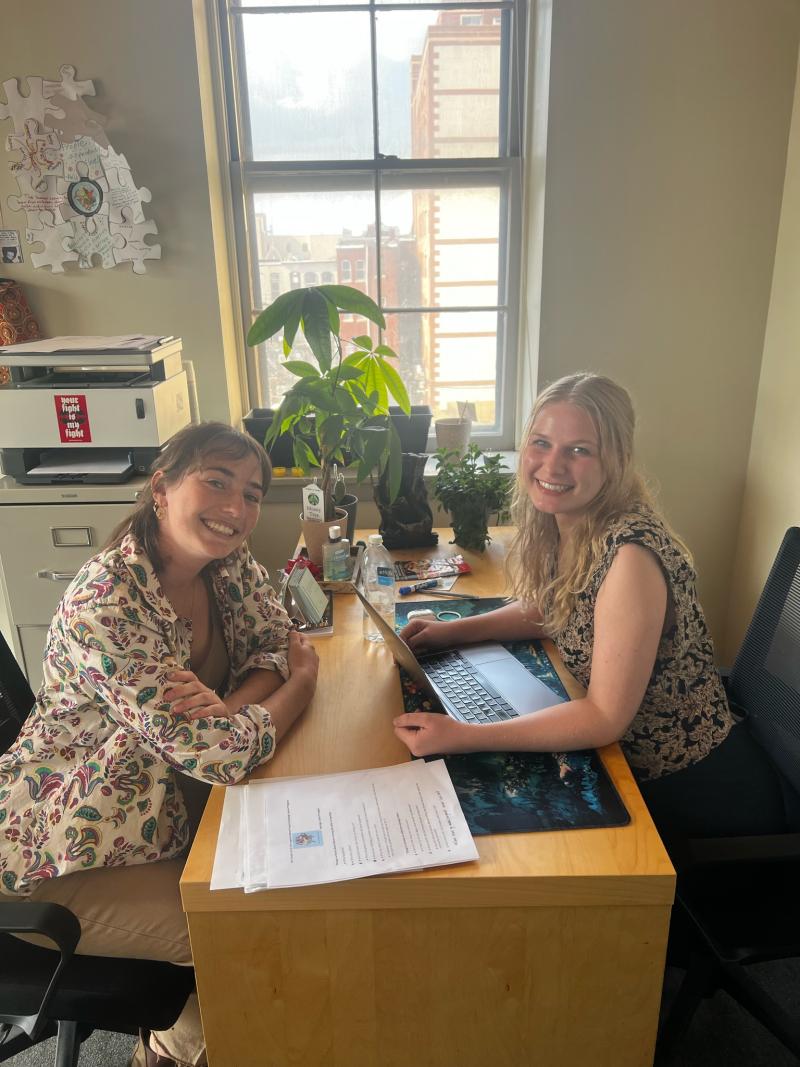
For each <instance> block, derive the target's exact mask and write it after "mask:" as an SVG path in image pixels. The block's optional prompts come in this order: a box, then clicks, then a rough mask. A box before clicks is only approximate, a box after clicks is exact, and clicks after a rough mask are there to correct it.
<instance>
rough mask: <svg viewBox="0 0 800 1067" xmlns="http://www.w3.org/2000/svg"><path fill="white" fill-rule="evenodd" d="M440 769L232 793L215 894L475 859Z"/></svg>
mask: <svg viewBox="0 0 800 1067" xmlns="http://www.w3.org/2000/svg"><path fill="white" fill-rule="evenodd" d="M477 858H478V852H477V849H476V848H475V842H474V841H473V840H472V836H471V834H470V832H469V828H468V827H467V824H466V821H465V819H464V816H463V814H462V812H461V807H460V806H459V803H458V798H457V796H456V793H455V790H454V789H453V783H452V782H451V781H450V775H449V774H448V771H447V767H446V765H445V763H444V760H435V761H433V762H431V763H425V762H423V761H422V760H414V761H413V762H411V763H402V764H399V765H397V766H393V767H379V768H377V769H375V770H366V771H350V772H348V773H346V774H328V775H321V776H318V777H309V778H279V779H273V780H269V779H267V780H262V781H258V782H253V783H252V784H250V785H246V786H232V787H230V788H229V789H228V790H227V791H226V793H225V804H224V807H223V811H222V821H221V824H220V830H219V838H218V842H217V853H216V857H215V859H214V870H213V874H212V877H211V888H212V889H232V888H237V887H242V888H244V890H245V892H254V891H257V890H259V889H278V888H281V889H283V888H288V887H290V886H300V885H318V884H320V883H322V882H338V881H343V880H345V879H348V878H365V877H368V876H370V875H374V874H388V873H391V872H396V871H410V870H418V869H419V868H422V867H436V866H441V865H443V864H449V863H464V862H467V861H468V860H476V859H477Z"/></svg>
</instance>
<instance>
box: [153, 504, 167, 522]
mask: <svg viewBox="0 0 800 1067" xmlns="http://www.w3.org/2000/svg"><path fill="white" fill-rule="evenodd" d="M153 511H154V512H155V513H156V518H157V519H159V520H160V519H163V518H165V516H166V514H167V509H166V508H165V507H162V506H161V504H153Z"/></svg>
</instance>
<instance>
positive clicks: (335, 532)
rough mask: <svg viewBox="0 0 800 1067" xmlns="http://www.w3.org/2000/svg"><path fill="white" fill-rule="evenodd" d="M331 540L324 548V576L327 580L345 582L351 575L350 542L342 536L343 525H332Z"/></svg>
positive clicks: (329, 534) (329, 533)
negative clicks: (349, 565) (349, 564)
mask: <svg viewBox="0 0 800 1067" xmlns="http://www.w3.org/2000/svg"><path fill="white" fill-rule="evenodd" d="M328 537H329V538H330V540H329V541H328V543H327V545H323V548H322V578H323V581H326V582H343V581H346V580H347V578H349V577H350V575H349V570H350V568H349V567H348V563H349V561H350V542H349V541H347V540H346V539H345V538H343V537H342V528H341V526H331V528H330V530H329V532H328Z"/></svg>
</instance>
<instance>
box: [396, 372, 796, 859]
mask: <svg viewBox="0 0 800 1067" xmlns="http://www.w3.org/2000/svg"><path fill="white" fill-rule="evenodd" d="M634 423H635V416H634V411H633V405H632V404H631V400H630V397H629V396H628V393H627V392H626V391H625V390H624V389H622V388H621V387H620V386H619V385H617V384H615V383H614V382H612V381H610V380H609V379H608V378H604V377H601V376H599V375H595V374H574V375H570V376H569V377H567V378H562V379H561V380H559V381H557V382H555V383H554V384H552V385H550V386H549V387H548V388H546V389H545V390H544V391H543V392H542V393H541V395H540V396H539V397H538V399H537V401H536V403H535V405H534V408H533V411H532V412H531V416H530V419H529V421H528V425H527V428H526V431H525V435H524V438H523V447H522V451H521V454H520V463H519V473H518V480H517V490H516V495H515V518H516V522H517V526H518V531H517V536H516V538H515V541H514V545H513V548H512V552H511V565H512V574H513V582H514V590H515V593H516V595H517V599H516V601H515V602H514V603H512V604H510V605H508V606H507V607H504V608H500V609H499V610H497V611H493V612H490V613H488V614H485V615H480V616H475V617H473V618H469V619H461V620H459V621H456V622H440V623H433V622H430V621H427V620H419V619H418V620H413V621H412V622H411V623H409V625H408V626H407V627H406V628H405V629H404V631H403V637H404V638H405V639H406V640H407V641H408V643H409V645H410V646H411V647H412V648H413V649H415V650H432V649H437V648H447V647H452V646H454V645H459V644H468V643H472V642H477V641H486V640H497V641H510V640H516V639H520V638H522V639H524V638H537V637H544V636H547V637H551V638H552V639H553V641H554V642H555V644H556V646H557V648H558V651H559V653H560V655H561V657H562V659H563V661H564V663H565V665H566V667H567V669H568V670H569V671H570V673H571V674H572V675H573V676H574V677H575V678H576V679H577V680H578V681H579V682H581V684H582V685H583V686H584V687H585V689H586V695H585V696H584V697H582V698H581V699H579V700H572V701H569V702H567V703H563V704H554V705H553V706H552V707H550V708H545V709H544V710H542V711H539V712H537V713H536V714H535V715H528V716H522V717H520V718H517V719H512V720H510V721H506V722H500V723H492V724H487V725H468V724H466V723H461V722H457V721H456V720H454V719H451V718H449V717H448V716H445V715H436V714H427V713H412V714H405V715H401V716H399V717H398V718H397V719H395V724H394V725H395V731H396V733H397V735H398V736H399V737H400V738H401V739H402V740H403V741H404V742H405V744H406V745H407V746H408V748H409V749H410V750H411V752H412V753H414V754H415V755H427V754H430V753H452V752H470V751H476V750H479V751H511V750H528V751H545V752H551V751H564V750H566V751H569V750H571V749H579V748H594V747H598V746H601V745H607V744H609V743H611V742H613V741H619V742H620V744H621V745H622V748H623V751H624V752H625V755H626V756H627V759H628V761H629V763H630V765H631V768H632V769H633V771H634V774H635V775H636V777H637V778H638V780H639V782H640V784H641V787H642V792H643V794H644V796H645V799H646V801H647V803H648V805H649V806H650V809H651V811H652V813H653V815H654V818H655V819H656V821H657V823H658V825H659V828H660V829H661V830H662V832H663V833H664V835H665V837H666V838H667V839H668V842H669V840H670V839H673V838H678V837H680V836H682V835H685V834H687V833H693V834H705V833H707V834H716V833H727V832H731V833H747V832H753V833H757V832H770V831H773V832H777V831H778V830H780V829H783V828H784V807H783V802H782V793H781V784H780V783H779V781H778V779H777V776H776V772H774V771H773V769H772V767H771V765H770V764H769V762H768V761H767V759H766V757H765V756H764V754H763V753H762V751H761V749H760V748H759V747H758V745H757V744H756V743H755V742H754V741H753V740H752V739H751V736H750V734H749V732H748V731H747V729H746V727H745V726H744V725H737V724H736V723H735V720H734V718H733V716H732V714H731V711H730V709H729V707H728V703H727V699H726V697H725V692H724V690H723V687H722V683H721V680H720V677H719V674H718V673H717V670H716V668H715V666H714V652H713V647H712V643H711V638H710V636H709V633H708V629H707V627H706V622H705V619H704V617H703V612H702V609H701V607H700V605H699V603H698V600H697V593H696V591H695V574H694V570H693V568H692V563H691V559H690V556H689V553H688V551H687V549H686V547H685V546H684V545H683V543H682V542H681V541H680V539H679V538H678V537H677V536H676V535H675V534H674V533H673V532H672V531H671V530H670V529H669V527H668V526H667V524H666V522H665V520H664V519H663V517H662V516H661V515H659V513H658V511H657V510H656V508H655V506H654V504H653V501H652V499H651V497H650V495H649V493H648V491H647V488H646V486H645V484H644V481H643V479H642V478H641V476H640V474H639V473H638V472H637V470H636V467H635V466H634V462H633V435H634Z"/></svg>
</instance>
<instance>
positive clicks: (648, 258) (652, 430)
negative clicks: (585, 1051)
mask: <svg viewBox="0 0 800 1067" xmlns="http://www.w3.org/2000/svg"><path fill="white" fill-rule="evenodd" d="M193 8H196V9H197V10H198V11H200V10H201V9H202V0H194V4H193V3H192V0H170V2H169V3H164V2H163V0H136V3H132V2H130V0H105V2H104V3H103V4H102V5H98V4H97V3H95V2H94V0H75V2H74V3H73V4H71V5H70V6H69V8H68V9H67V8H64V9H63V10H62V9H61V8H58V7H57V5H53V4H52V3H48V2H47V0H24V2H23V0H4V4H3V32H2V35H0V82H2V81H4V80H6V79H7V78H9V77H12V76H21V75H24V74H27V73H32V74H41V75H44V76H50V77H52V76H55V74H56V72H57V70H58V67H59V65H60V64H61V63H64V62H69V63H72V64H74V65H75V66H76V67H77V70H78V76H79V77H81V78H86V77H91V78H93V79H94V80H95V83H96V86H97V89H98V96H97V97H96V98H95V99H94V101H93V102H94V104H95V106H96V107H97V109H98V110H99V111H101V112H102V113H104V114H106V115H107V116H108V117H109V118H110V119H111V120H112V121H111V123H110V125H109V135H110V136H111V139H112V143H114V145H115V147H116V148H117V149H118V150H119V151H123V152H124V153H125V154H126V155H127V157H128V159H129V161H130V163H131V166H132V169H133V173H134V176H135V178H136V180H137V181H138V183H139V184H140V185H146V186H148V187H149V188H150V189H151V190H152V193H153V202H152V205H150V208H149V211H148V214H149V215H150V216H151V217H153V218H154V219H155V220H156V221H157V222H158V224H159V227H160V229H161V231H162V234H161V239H162V243H163V245H164V259H163V260H162V261H161V262H160V263H152V262H151V263H149V264H148V273H147V274H146V275H145V276H143V277H137V276H134V275H133V274H132V272H131V271H130V268H123V267H118V268H115V269H113V270H109V271H102V270H99V269H95V270H92V271H72V270H68V271H67V273H66V274H64V275H55V276H54V275H52V274H50V273H49V271H46V270H38V271H34V270H32V269H31V267H30V264H29V263H27V262H26V263H25V265H24V266H22V267H18V266H17V267H9V268H7V270H6V273H7V274H9V275H11V276H13V277H14V278H17V279H18V280H19V281H20V282H22V284H23V285H24V287H25V289H26V292H27V293H28V295H29V298H30V300H31V302H32V305H33V307H34V310H35V311H36V313H37V315H38V317H39V319H40V322H41V325H42V327H43V329H44V331H45V332H46V333H48V334H55V333H120V332H124V331H128V330H139V331H144V332H159V331H162V332H165V333H173V334H180V335H181V336H182V337H183V339H184V347H185V352H186V355H187V357H189V358H191V359H193V360H194V362H195V365H196V369H197V378H198V383H199V393H200V407H201V414H202V415H203V417H205V418H212V417H218V418H230V419H233V420H236V419H237V418H238V417H239V414H240V413H241V403H242V397H241V392H240V385H239V382H238V380H237V371H238V358H239V357H238V356H237V354H236V351H235V339H236V333H237V330H238V326H239V324H238V318H239V315H238V312H237V306H236V304H235V303H233V302H232V300H231V293H230V284H229V279H228V278H227V275H226V269H227V266H228V254H227V250H226V249H225V248H224V245H223V244H222V243H221V242H222V238H223V237H224V227H225V222H226V218H225V210H224V208H223V207H222V206H221V204H220V198H221V197H223V196H224V179H222V178H221V176H220V168H219V165H218V160H217V159H216V158H215V141H214V136H213V129H211V127H210V125H209V120H210V118H211V117H212V111H211V110H210V105H209V103H208V98H207V97H206V100H205V102H202V103H201V94H200V92H199V89H200V85H201V83H203V84H206V85H207V83H208V79H209V72H208V68H207V64H206V63H205V62H204V61H202V60H201V62H200V63H199V64H198V56H197V42H196V39H195V21H194V20H193ZM799 24H800V6H799V5H798V3H797V2H796V0H765V2H763V3H760V4H753V3H752V2H751V0H702V2H699V3H698V2H697V0H670V2H669V3H664V2H663V0H602V2H591V3H589V2H587V0H557V2H556V3H554V4H553V19H552V56H551V64H550V105H549V115H548V124H549V133H548V148H547V169H546V180H547V194H546V200H545V209H544V239H543V287H542V297H541V345H540V357H539V367H538V376H539V381H540V382H545V381H549V380H552V379H553V378H556V377H559V376H560V375H562V374H564V373H568V372H569V371H572V370H576V369H582V368H586V367H590V368H592V369H597V370H600V371H602V372H605V373H608V374H610V375H612V376H614V377H616V378H617V379H619V380H620V381H622V382H623V383H624V384H626V385H627V386H628V387H629V388H630V389H631V390H632V392H633V394H634V397H635V399H636V402H637V405H638V410H639V415H640V425H641V430H640V453H641V457H642V459H643V462H644V465H645V467H646V468H647V470H648V471H649V473H650V474H651V475H652V476H653V477H654V479H655V480H656V481H657V482H659V483H660V485H661V490H662V492H661V496H662V500H663V502H664V505H665V507H666V510H667V513H668V515H669V517H670V519H671V520H672V522H673V523H674V525H675V526H676V527H677V528H678V529H679V530H680V531H681V532H682V533H683V534H684V535H685V537H686V538H687V539H688V541H689V543H690V545H691V547H692V548H693V550H694V551H695V554H696V559H697V565H698V570H699V572H700V585H701V593H702V596H703V599H704V602H705V605H706V608H707V610H708V614H709V616H710V619H711V622H712V625H713V626H714V629H715V630H716V632H717V634H719V633H720V630H721V623H722V617H723V615H724V612H725V607H726V604H727V590H728V583H729V579H730V573H731V569H732V565H733V558H734V551H735V540H736V531H737V528H738V521H739V509H740V504H741V495H742V490H743V485H744V475H745V470H746V465H747V457H748V451H749V443H750V432H751V427H752V422H753V413H754V409H755V398H756V389H757V383H758V376H759V367H760V360H761V353H762V348H763V342H764V329H765V323H766V316H767V308H768V302H769V292H770V281H771V276H772V266H773V257H774V249H775V241H776V233H777V224H778V218H779V212H780V202H781V190H782V188H783V178H784V169H785V153H786V143H787V137H788V130H789V123H790V116H791V107H792V99H793V92H794V81H795V66H796V60H797V45H798V30H799ZM200 44H201V48H200V51H201V53H202V51H203V49H202V41H201V42H200ZM204 122H205V127H204ZM209 158H210V160H211V165H210V168H209V165H208V159H209ZM536 171H537V167H536V166H532V167H531V174H532V175H535V174H536ZM13 191H14V185H13V183H12V179H11V177H10V175H9V173H8V171H7V169H6V168H5V167H2V166H0V204H2V209H3V214H4V225H5V226H9V227H12V228H20V229H21V228H23V227H24V216H22V215H19V214H15V213H13V212H11V211H10V210H9V209H8V208H7V205H6V202H5V198H6V196H7V195H8V194H9V193H10V192H13ZM215 251H216V254H215ZM534 332H535V331H533V330H532V329H531V328H530V326H529V328H528V334H529V336H531V335H533V333H534ZM231 383H232V384H231ZM283 517H284V516H283V515H281V518H283ZM275 518H276V519H277V516H276V517H275ZM287 521H288V520H287ZM292 536H293V533H292ZM291 539H292V537H291V536H288V535H287V536H285V537H284V540H286V541H287V542H288V541H289V540H291Z"/></svg>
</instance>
